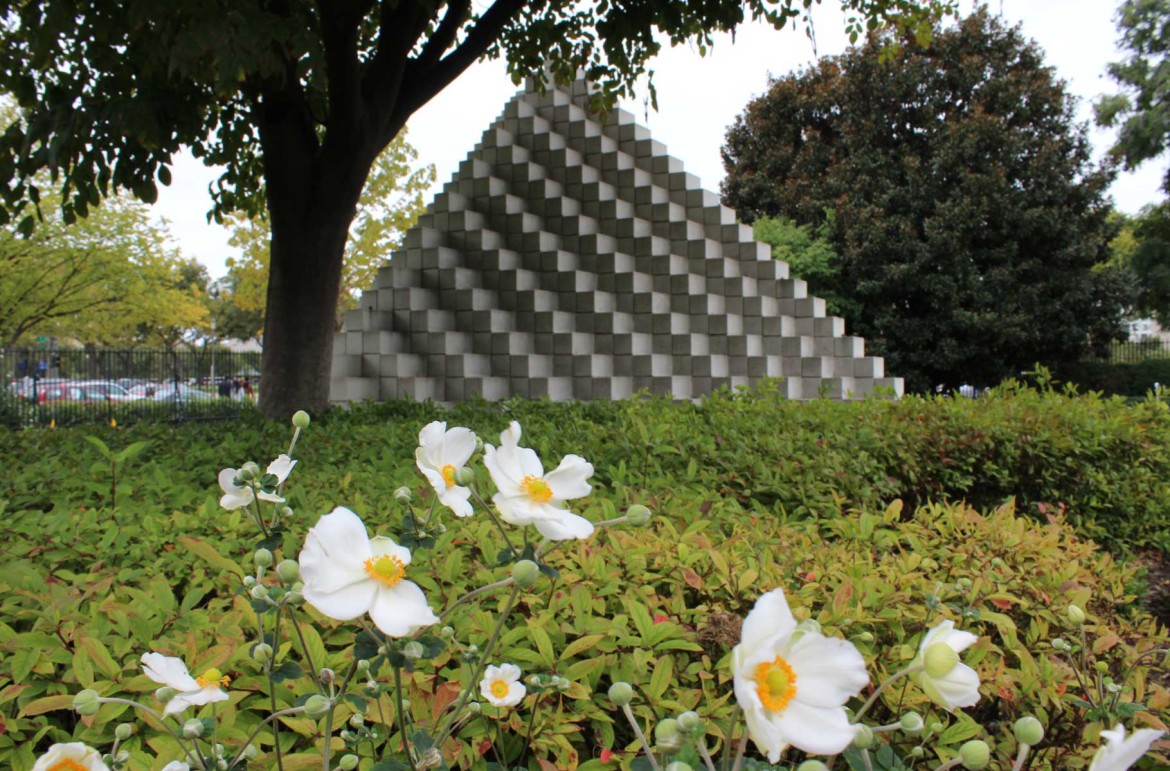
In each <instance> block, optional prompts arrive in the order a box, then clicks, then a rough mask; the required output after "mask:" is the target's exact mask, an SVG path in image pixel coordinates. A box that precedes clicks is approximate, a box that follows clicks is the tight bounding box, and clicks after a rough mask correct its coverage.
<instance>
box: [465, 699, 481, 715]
mask: <svg viewBox="0 0 1170 771" xmlns="http://www.w3.org/2000/svg"><path fill="white" fill-rule="evenodd" d="M467 711H468V712H470V713H471V714H473V715H478V714H479V713H480V712H482V711H483V706H482V705H481V704H480V703H479V702H478V701H473V702H470V703H468V705H467Z"/></svg>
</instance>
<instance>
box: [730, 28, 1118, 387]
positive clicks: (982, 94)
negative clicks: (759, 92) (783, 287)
mask: <svg viewBox="0 0 1170 771" xmlns="http://www.w3.org/2000/svg"><path fill="white" fill-rule="evenodd" d="M884 46H885V41H884V40H883V39H882V38H880V37H876V36H875V37H871V38H870V39H869V41H868V42H867V43H866V44H865V45H864V46H861V47H857V48H853V49H851V50H849V51H848V52H846V53H845V54H843V55H842V56H839V57H833V58H827V59H823V60H821V61H820V62H819V63H817V64H816V65H815V66H813V67H810V68H809V69H807V70H805V71H803V72H800V73H797V74H793V75H789V76H787V77H783V78H780V79H778V80H774V81H773V82H772V84H771V87H770V88H769V90H768V92H767V93H766V94H764V95H763V96H761V97H759V98H758V99H756V100H755V101H753V102H752V103H751V104H750V105H749V106H748V108H747V110H746V111H745V112H744V113H743V114H742V115H741V116H740V117H739V118H738V119H737V121H736V122H735V124H734V125H733V126H732V127H731V128H730V129H729V130H728V133H727V142H726V145H725V147H724V150H723V155H724V163H725V166H726V169H727V177H726V180H725V182H724V186H723V194H724V200H725V203H726V204H727V205H728V206H731V207H734V208H735V209H736V210H737V211H738V212H739V214H740V216H742V217H745V218H746V219H748V220H751V219H755V218H757V217H760V216H764V215H768V216H782V217H789V218H791V219H793V220H795V221H796V222H798V223H800V224H802V225H809V226H812V227H814V228H817V227H823V226H826V225H827V226H828V227H827V232H828V235H829V238H830V240H831V242H832V244H833V247H834V248H835V249H836V251H837V253H838V255H839V261H838V262H837V263H836V266H837V270H836V272H835V275H834V276H831V277H828V278H827V279H825V283H826V284H827V289H828V290H829V291H830V292H832V293H835V294H836V295H838V296H840V297H842V298H843V299H844V301H845V302H844V305H845V307H846V309H847V311H848V313H847V320H848V321H849V326H850V328H851V333H853V334H858V335H862V336H864V337H865V338H866V342H867V347H868V348H870V349H872V350H874V351H875V352H877V353H882V354H883V355H885V356H886V357H887V365H886V366H887V370H888V371H890V372H891V373H894V374H897V375H900V376H903V377H906V378H907V383H908V386H910V387H911V388H913V389H915V390H925V389H928V388H932V387H934V386H935V385H937V384H947V385H951V386H957V385H959V384H962V383H971V384H977V385H984V384H989V383H993V382H995V381H997V380H999V379H1000V378H1002V377H1004V376H1008V375H1012V374H1015V373H1018V372H1019V371H1021V370H1023V369H1026V368H1029V367H1031V365H1033V364H1034V363H1036V362H1041V363H1048V362H1053V363H1054V362H1060V361H1066V360H1070V359H1075V358H1077V357H1079V356H1081V355H1082V354H1083V353H1084V352H1085V351H1086V349H1087V347H1088V346H1089V345H1090V342H1091V341H1099V342H1105V341H1107V340H1109V339H1110V338H1112V337H1114V336H1119V335H1121V334H1122V326H1121V323H1120V317H1121V314H1122V311H1123V308H1124V306H1125V305H1126V291H1125V290H1126V286H1127V284H1126V283H1125V282H1124V281H1122V280H1121V278H1120V277H1119V276H1118V275H1117V274H1116V273H1115V272H1110V271H1108V270H1101V269H1098V270H1096V271H1095V270H1094V266H1095V265H1097V264H1099V263H1106V262H1107V260H1108V242H1109V240H1110V238H1111V237H1112V228H1111V227H1110V225H1109V223H1108V214H1109V210H1110V207H1109V205H1108V202H1107V199H1106V197H1105V190H1106V186H1107V185H1108V183H1109V181H1110V179H1111V173H1110V171H1109V170H1107V169H1103V168H1098V167H1095V166H1094V165H1093V164H1092V162H1091V160H1090V145H1089V141H1088V139H1087V136H1086V130H1085V127H1084V126H1080V125H1077V124H1076V123H1075V121H1074V119H1073V105H1072V100H1071V98H1070V97H1069V95H1068V94H1067V93H1066V91H1065V89H1064V85H1063V83H1062V82H1061V81H1059V80H1058V79H1057V78H1056V77H1055V75H1054V74H1053V71H1052V70H1051V68H1049V67H1047V66H1045V64H1044V61H1043V58H1042V55H1041V53H1040V51H1039V50H1038V49H1037V47H1036V46H1035V44H1033V43H1031V42H1030V41H1028V40H1026V39H1025V38H1024V37H1023V36H1022V35H1021V33H1020V31H1019V30H1018V28H1017V29H1011V28H1007V27H1005V26H1004V25H1003V24H1002V23H1001V22H1000V21H999V20H997V19H996V18H995V17H993V16H992V15H990V14H989V13H987V12H986V10H983V11H979V12H976V13H975V14H973V15H971V16H970V17H968V18H966V19H964V20H963V21H962V22H961V23H960V24H958V25H957V26H955V27H953V28H949V29H945V30H941V31H939V32H938V33H937V34H936V35H935V37H934V41H933V43H932V44H931V46H930V47H929V48H925V49H924V48H920V47H915V46H904V47H902V48H901V50H900V51H899V52H897V53H896V54H895V55H894V56H893V57H892V58H885V57H883V55H882V52H883V48H884ZM827 212H828V213H831V215H832V216H831V218H830V217H829V215H828V214H827Z"/></svg>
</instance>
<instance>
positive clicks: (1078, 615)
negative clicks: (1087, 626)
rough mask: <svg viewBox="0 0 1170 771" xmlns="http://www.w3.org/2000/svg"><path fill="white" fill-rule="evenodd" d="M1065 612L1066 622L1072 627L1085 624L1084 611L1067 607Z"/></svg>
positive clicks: (1071, 606) (1074, 606)
mask: <svg viewBox="0 0 1170 771" xmlns="http://www.w3.org/2000/svg"><path fill="white" fill-rule="evenodd" d="M1065 612H1066V613H1067V614H1068V620H1069V621H1070V622H1071V623H1072V625H1073V626H1080V625H1081V624H1083V623H1085V611H1083V610H1081V609H1080V607H1079V606H1077V605H1069V606H1068V610H1066V611H1065Z"/></svg>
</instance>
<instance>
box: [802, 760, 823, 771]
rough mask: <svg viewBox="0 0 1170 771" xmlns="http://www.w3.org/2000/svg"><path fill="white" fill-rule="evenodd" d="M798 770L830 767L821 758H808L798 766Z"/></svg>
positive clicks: (815, 770)
mask: <svg viewBox="0 0 1170 771" xmlns="http://www.w3.org/2000/svg"><path fill="white" fill-rule="evenodd" d="M796 771H829V767H828V766H826V765H825V764H824V763H822V762H821V761H819V760H806V761H804V762H803V763H801V764H800V765H799V766H797V767H796Z"/></svg>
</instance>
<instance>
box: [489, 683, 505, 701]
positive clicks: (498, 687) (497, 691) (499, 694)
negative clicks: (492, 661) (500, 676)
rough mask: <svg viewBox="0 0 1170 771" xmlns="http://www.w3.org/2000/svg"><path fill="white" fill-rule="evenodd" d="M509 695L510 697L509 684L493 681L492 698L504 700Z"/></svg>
mask: <svg viewBox="0 0 1170 771" xmlns="http://www.w3.org/2000/svg"><path fill="white" fill-rule="evenodd" d="M507 695H508V684H507V683H505V682H504V681H503V680H493V681H492V696H495V697H496V698H497V699H502V698H504V697H505V696H507Z"/></svg>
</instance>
